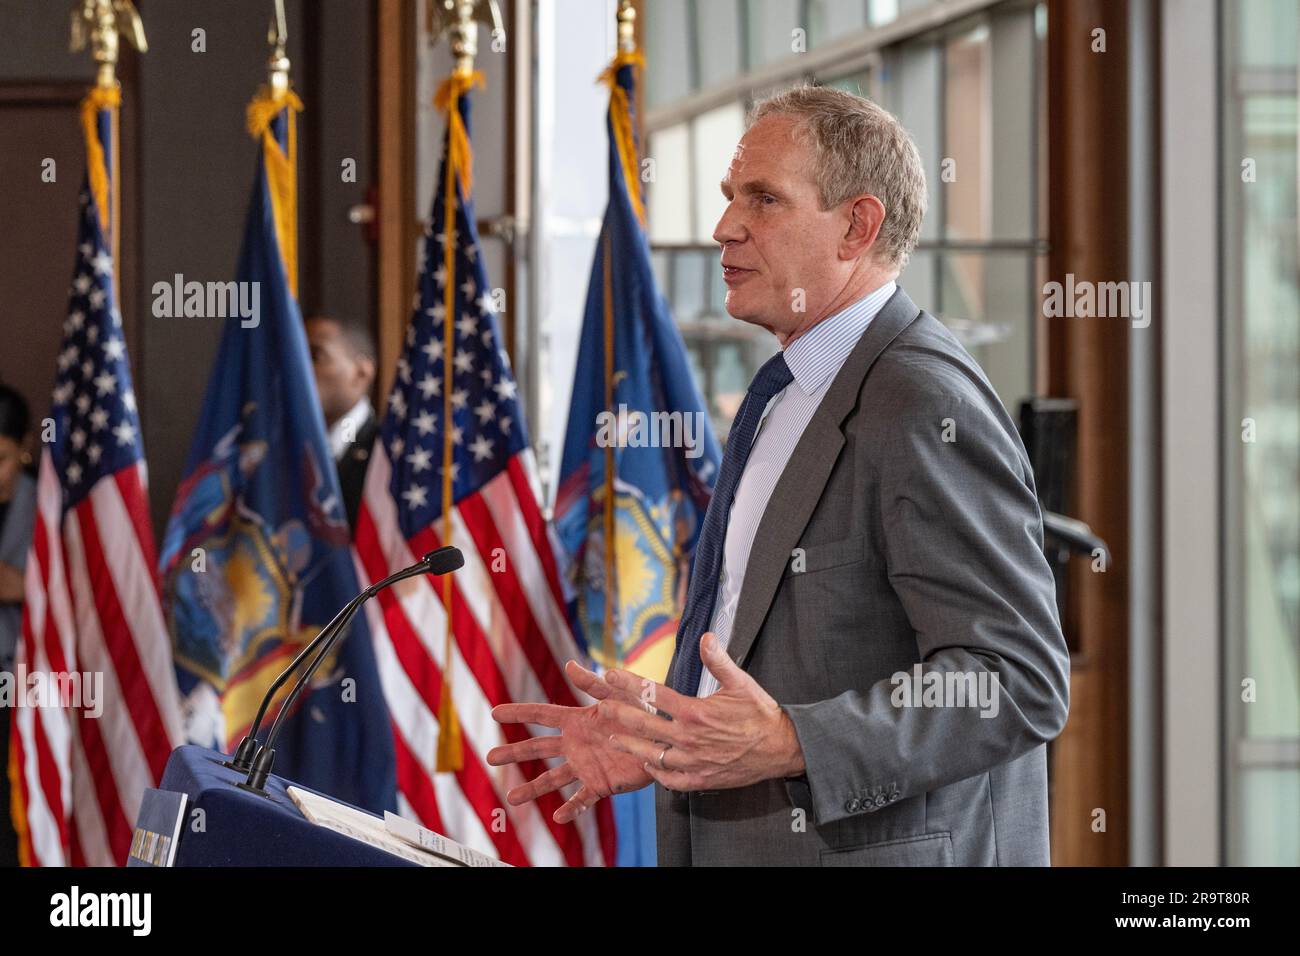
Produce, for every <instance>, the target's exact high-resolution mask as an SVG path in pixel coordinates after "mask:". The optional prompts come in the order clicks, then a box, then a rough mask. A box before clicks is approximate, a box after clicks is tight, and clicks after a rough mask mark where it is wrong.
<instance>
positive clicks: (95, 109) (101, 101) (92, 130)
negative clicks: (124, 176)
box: [81, 85, 122, 255]
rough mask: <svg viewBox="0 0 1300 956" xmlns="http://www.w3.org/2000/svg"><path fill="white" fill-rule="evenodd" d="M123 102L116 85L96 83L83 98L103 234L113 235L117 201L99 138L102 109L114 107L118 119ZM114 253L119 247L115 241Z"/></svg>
mask: <svg viewBox="0 0 1300 956" xmlns="http://www.w3.org/2000/svg"><path fill="white" fill-rule="evenodd" d="M121 105H122V90H121V88H120V87H118V86H117V85H113V86H109V87H105V86H93V87H91V89H90V92H89V93H87V94H86V96H85V98H84V99H82V101H81V129H82V132H84V133H85V135H86V175H87V178H88V179H89V180H90V195H91V196H92V197H93V198H94V200H95V210H96V211H97V212H98V213H99V227H100V229H102V230H103V232H104V236H105V238H106V239H107V237H109V236H111V235H112V234H113V228H114V227H115V226H116V225H117V217H116V216H114V215H113V212H112V210H113V207H114V202H113V198H112V196H111V195H110V192H109V190H110V183H109V170H108V158H107V157H106V156H105V155H104V144H103V142H101V141H100V138H99V111H100V110H112V111H113V114H114V115H113V122H114V125H116V122H117V115H116V114H117V109H118V107H119V106H121ZM113 245H114V249H113V253H114V255H116V253H117V249H116V244H115V243H114V244H113Z"/></svg>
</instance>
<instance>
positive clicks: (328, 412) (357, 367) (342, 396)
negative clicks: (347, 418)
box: [307, 315, 375, 425]
mask: <svg viewBox="0 0 1300 956" xmlns="http://www.w3.org/2000/svg"><path fill="white" fill-rule="evenodd" d="M307 345H308V347H309V348H310V349H311V365H312V370H313V371H314V372H315V373H316V390H317V391H318V392H319V393H320V403H321V410H322V411H324V413H325V424H326V425H333V424H334V423H335V422H336V421H338V420H339V419H340V418H342V417H343V416H344V415H346V414H347V413H348V412H349V411H351V410H352V408H353V406H355V405H356V404H357V402H359V401H361V399H362V398H363V397H365V396H366V395H369V394H370V386H371V385H372V384H373V383H374V381H375V343H374V339H372V338H371V336H370V333H369V332H367V331H366V330H365V329H364V328H362V327H361V326H359V325H354V324H351V323H345V322H340V321H339V320H338V319H332V318H330V317H329V316H324V315H316V316H312V317H311V318H309V319H308V320H307Z"/></svg>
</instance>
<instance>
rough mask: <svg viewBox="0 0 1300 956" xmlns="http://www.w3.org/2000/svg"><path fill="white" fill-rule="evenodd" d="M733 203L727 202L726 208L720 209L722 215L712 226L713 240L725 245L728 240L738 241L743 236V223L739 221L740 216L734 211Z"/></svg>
mask: <svg viewBox="0 0 1300 956" xmlns="http://www.w3.org/2000/svg"><path fill="white" fill-rule="evenodd" d="M733 206H734V204H732V203H727V208H726V209H724V210H723V211H722V217H721V218H720V219H719V220H718V224H717V225H716V226H714V227H713V241H714V242H716V243H717V244H718V245H720V246H721V245H726V244H727V243H728V242H740V241H742V240H743V239H744V238H745V228H744V224H743V223H741V221H740V216H739V215H738V214H737V213H736V212H734V209H733Z"/></svg>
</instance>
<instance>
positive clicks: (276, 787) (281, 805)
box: [158, 745, 416, 867]
mask: <svg viewBox="0 0 1300 956" xmlns="http://www.w3.org/2000/svg"><path fill="white" fill-rule="evenodd" d="M227 759H228V758H227V757H226V755H224V754H220V753H217V752H216V751H213V750H207V749H205V748H203V747H195V746H189V745H187V746H183V747H178V748H176V750H174V751H173V752H172V755H171V757H170V758H168V760H167V768H166V770H164V772H163V779H162V783H161V784H160V785H159V788H158V789H160V790H165V791H171V792H173V793H184V794H185V795H186V797H187V798H188V801H187V805H186V808H185V819H184V821H183V825H182V826H181V831H180V837H179V842H178V844H177V850H176V861H175V865H176V866H294V867H301V866H415V865H416V864H414V863H412V862H410V861H408V860H404V859H402V858H401V857H398V856H395V855H393V854H391V853H386V852H384V851H383V850H380V849H378V848H377V847H373V846H370V845H369V844H367V843H363V842H361V841H360V840H354V839H352V838H351V837H347V836H344V835H343V834H341V833H336V832H334V831H333V830H329V829H326V828H325V827H321V826H316V825H315V824H313V823H312V822H310V821H309V820H308V819H307V818H306V817H304V816H303V815H302V811H300V810H299V809H298V807H297V805H296V804H295V803H294V802H293V798H292V797H290V796H289V793H288V788H289V787H290V786H294V787H298V788H299V789H301V790H309V789H310V788H308V787H302V786H300V785H299V784H295V783H293V782H292V781H289V780H285V779H284V778H283V777H278V776H276V775H274V774H272V775H271V777H270V779H269V780H268V781H267V783H266V792H267V796H260V795H258V794H255V793H250V792H249V791H247V790H241V789H239V787H238V786H236V785H237V784H239V783H241V782H243V780H244V776H245V775H244V774H242V773H239V772H237V771H235V770H231V769H229V768H228V767H223V766H222V761H223V760H227ZM311 792H313V793H317V792H319V791H311ZM321 796H323V797H327V798H329V799H333V798H332V797H329V794H321ZM195 809H198V810H201V811H202V813H201V814H195V813H194V811H195ZM372 816H373V814H372ZM376 819H378V818H376Z"/></svg>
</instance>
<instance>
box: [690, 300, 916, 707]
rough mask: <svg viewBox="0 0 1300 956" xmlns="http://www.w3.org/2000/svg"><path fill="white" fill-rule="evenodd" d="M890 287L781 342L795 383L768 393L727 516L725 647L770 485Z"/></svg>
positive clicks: (718, 616) (721, 591)
mask: <svg viewBox="0 0 1300 956" xmlns="http://www.w3.org/2000/svg"><path fill="white" fill-rule="evenodd" d="M894 289H895V283H894V282H893V280H890V281H889V282H887V283H885V284H884V285H883V286H881V287H880V288H879V289H876V290H875V291H874V292H870V293H868V294H867V295H865V296H864V297H863V298H861V299H859V300H858V301H856V302H854V303H853V304H852V305H850V306H849V307H848V308H846V309H844V310H843V311H842V312H837V313H835V315H832V316H831V317H830V318H828V319H823V320H822V321H821V322H818V323H817V324H816V325H814V326H813V327H812V328H811V329H809V330H808V331H807V332H805V333H804V334H803V335H801V336H799V337H798V338H797V339H795V340H794V341H793V342H791V343H790V344H789V345H788V346H786V349H785V362H786V364H787V365H788V366H789V367H790V372H791V373H792V374H793V375H794V381H792V382H791V383H790V384H789V385H787V386H786V387H785V388H784V389H782V390H781V391H780V392H777V393H776V394H775V395H773V396H772V398H771V400H770V401H769V402H768V403H767V408H766V409H765V410H764V411H763V417H762V419H760V420H759V423H758V429H757V431H756V432H755V434H754V444H753V445H751V446H750V451H749V460H748V461H747V462H746V463H745V471H744V472H743V473H742V474H741V476H740V481H739V483H738V484H737V485H736V496H735V498H734V499H732V503H731V517H730V519H729V520H728V521H727V541H726V544H725V545H724V546H723V554H722V568H721V571H720V572H719V575H718V596H717V599H716V601H715V602H714V605H713V619H712V621H711V622H710V626H709V630H711V631H712V632H713V634H714V636H715V637H717V639H718V642H719V643H720V644H721V645H722V646H723V647H726V646H727V642H728V641H729V640H730V639H731V625H732V622H733V621H734V620H735V619H736V604H737V603H738V602H739V601H740V589H741V587H742V586H743V585H744V583H745V566H746V565H747V564H748V563H749V550H750V548H751V547H752V546H753V544H754V535H755V534H756V533H757V532H758V525H759V522H760V521H761V520H762V518H763V512H764V511H766V510H767V502H768V499H770V498H771V497H772V490H773V489H774V488H775V487H776V483H777V481H778V480H780V478H781V473H782V472H783V471H785V466H786V463H787V462H789V460H790V454H791V453H792V452H793V451H794V446H795V445H797V444H798V443H799V439H800V438H801V437H803V432H804V429H805V428H807V427H808V422H809V421H811V420H812V417H813V413H814V412H816V411H817V407H818V406H819V405H820V404H821V403H822V398H823V397H824V396H825V394H826V390H827V389H829V388H830V385H831V382H833V381H834V380H835V375H836V373H837V372H839V370H840V367H841V366H843V365H844V360H845V359H847V358H848V357H849V353H850V352H852V351H853V346H855V345H857V344H858V339H860V338H861V337H862V333H863V332H865V331H866V328H867V326H868V325H869V324H870V323H871V320H872V319H874V318H875V317H876V313H878V312H879V311H880V310H881V308H882V307H883V306H884V304H885V303H886V302H888V301H889V297H890V296H892V295H893V294H894ZM717 689H718V681H717V679H716V678H715V677H714V676H713V675H712V674H711V673H709V669H708V668H707V667H706V668H705V669H704V672H703V673H702V674H701V675H700V689H699V696H700V697H707V696H709V694H712V693H713V692H714V691H715V690H717Z"/></svg>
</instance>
